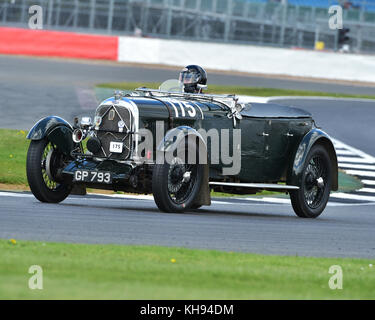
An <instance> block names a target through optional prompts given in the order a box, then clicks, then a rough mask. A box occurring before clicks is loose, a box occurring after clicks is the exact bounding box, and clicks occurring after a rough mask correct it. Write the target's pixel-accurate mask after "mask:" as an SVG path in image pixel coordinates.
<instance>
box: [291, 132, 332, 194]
mask: <svg viewBox="0 0 375 320" xmlns="http://www.w3.org/2000/svg"><path fill="white" fill-rule="evenodd" d="M315 144H322V145H323V146H324V147H325V148H326V150H327V152H328V154H329V157H330V160H331V164H332V190H334V191H336V190H338V164H337V155H336V151H335V147H334V146H333V143H332V141H331V138H330V137H329V136H328V134H327V133H325V132H324V131H322V130H320V129H317V128H314V129H312V130H311V131H310V132H308V133H307V134H306V135H305V136H304V137H303V139H302V141H301V143H300V144H299V146H298V148H297V151H296V153H295V156H294V160H293V162H292V165H291V168H290V170H289V174H288V179H287V184H288V185H294V186H300V185H301V182H302V174H303V168H304V164H305V162H306V158H307V155H308V153H309V152H310V150H311V148H312V147H313V146H314V145H315Z"/></svg>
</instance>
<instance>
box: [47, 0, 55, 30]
mask: <svg viewBox="0 0 375 320" xmlns="http://www.w3.org/2000/svg"><path fill="white" fill-rule="evenodd" d="M53 1H54V0H49V1H48V18H47V25H48V28H51V27H52V13H53V5H54V3H53Z"/></svg>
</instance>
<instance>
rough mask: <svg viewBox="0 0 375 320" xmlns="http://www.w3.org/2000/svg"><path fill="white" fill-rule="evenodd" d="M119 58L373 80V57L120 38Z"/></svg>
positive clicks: (210, 67)
mask: <svg viewBox="0 0 375 320" xmlns="http://www.w3.org/2000/svg"><path fill="white" fill-rule="evenodd" d="M118 59H119V61H123V62H137V63H155V64H166V65H176V66H181V67H182V66H186V65H188V64H199V65H202V66H203V67H205V68H207V69H216V70H225V71H240V72H249V73H262V74H268V75H290V76H298V77H313V78H323V79H338V80H349V81H365V82H375V56H365V55H354V54H340V53H330V52H317V51H307V50H293V49H281V48H269V47H258V46H248V45H233V44H216V43H203V42H192V41H180V40H163V39H145V38H132V37H120V39H119V53H118Z"/></svg>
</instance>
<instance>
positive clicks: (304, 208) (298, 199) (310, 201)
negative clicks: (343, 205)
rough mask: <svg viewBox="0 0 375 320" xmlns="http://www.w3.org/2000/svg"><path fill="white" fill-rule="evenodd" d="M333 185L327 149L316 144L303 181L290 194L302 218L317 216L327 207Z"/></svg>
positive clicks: (307, 163) (306, 165) (305, 168)
mask: <svg viewBox="0 0 375 320" xmlns="http://www.w3.org/2000/svg"><path fill="white" fill-rule="evenodd" d="M331 185H332V166H331V161H330V158H329V155H328V152H327V150H326V149H325V148H324V147H323V146H321V145H317V146H314V147H313V148H312V149H311V151H310V152H309V154H308V156H307V158H306V163H305V166H304V171H303V175H302V183H301V186H300V189H299V190H298V191H293V192H291V194H290V198H291V201H292V205H293V209H294V211H295V212H296V214H297V215H298V216H299V217H301V218H317V217H318V216H319V215H320V214H321V213H322V212H323V210H324V209H325V207H326V205H327V202H328V199H329V195H330V192H331Z"/></svg>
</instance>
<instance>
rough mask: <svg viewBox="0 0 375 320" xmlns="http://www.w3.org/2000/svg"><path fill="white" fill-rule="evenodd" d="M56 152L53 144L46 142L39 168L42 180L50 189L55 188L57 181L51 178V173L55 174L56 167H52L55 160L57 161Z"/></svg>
mask: <svg viewBox="0 0 375 320" xmlns="http://www.w3.org/2000/svg"><path fill="white" fill-rule="evenodd" d="M56 153H57V151H56V150H55V146H54V145H53V144H52V143H51V142H48V143H47V145H46V147H45V148H44V151H43V154H42V161H41V169H42V176H43V181H44V183H45V185H46V187H47V188H48V189H50V190H56V188H57V187H58V184H57V182H56V181H54V180H53V179H54V178H53V175H54V174H56V171H55V170H56V168H54V167H53V165H54V164H55V162H57V155H56Z"/></svg>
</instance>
